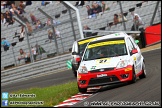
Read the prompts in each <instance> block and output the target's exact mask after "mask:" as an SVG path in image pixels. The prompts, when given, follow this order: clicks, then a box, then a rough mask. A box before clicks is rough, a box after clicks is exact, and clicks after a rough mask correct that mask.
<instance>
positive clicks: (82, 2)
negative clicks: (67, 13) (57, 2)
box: [75, 1, 85, 7]
mask: <svg viewBox="0 0 162 108" xmlns="http://www.w3.org/2000/svg"><path fill="white" fill-rule="evenodd" d="M84 4H85V2H84V1H77V2H76V4H75V6H77V7H78V6H82V7H83V5H84Z"/></svg>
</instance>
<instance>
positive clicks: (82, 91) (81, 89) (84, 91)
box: [78, 86, 87, 93]
mask: <svg viewBox="0 0 162 108" xmlns="http://www.w3.org/2000/svg"><path fill="white" fill-rule="evenodd" d="M78 90H79V92H80V93H86V92H87V88H80V87H79V86H78Z"/></svg>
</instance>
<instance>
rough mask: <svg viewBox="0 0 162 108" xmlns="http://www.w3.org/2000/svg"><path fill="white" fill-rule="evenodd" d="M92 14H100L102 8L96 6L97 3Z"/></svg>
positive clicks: (95, 4)
mask: <svg viewBox="0 0 162 108" xmlns="http://www.w3.org/2000/svg"><path fill="white" fill-rule="evenodd" d="M93 11H94V13H96V14H97V13H100V12H102V7H101V6H100V5H98V4H97V3H94V10H93Z"/></svg>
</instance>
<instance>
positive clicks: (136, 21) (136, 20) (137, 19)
mask: <svg viewBox="0 0 162 108" xmlns="http://www.w3.org/2000/svg"><path fill="white" fill-rule="evenodd" d="M133 22H134V23H133V26H132V28H131V31H136V30H138V29H139V26H140V25H144V23H143V21H142V19H141V18H140V17H139V15H135V17H134V20H133Z"/></svg>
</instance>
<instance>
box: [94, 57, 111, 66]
mask: <svg viewBox="0 0 162 108" xmlns="http://www.w3.org/2000/svg"><path fill="white" fill-rule="evenodd" d="M109 63H110V58H104V59H99V60H96V65H100V64H101V65H102V64H109Z"/></svg>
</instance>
